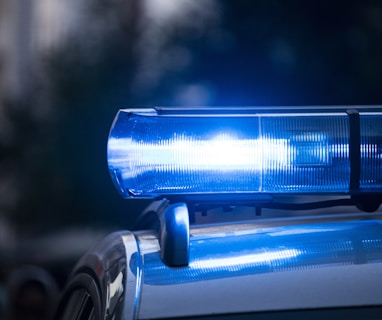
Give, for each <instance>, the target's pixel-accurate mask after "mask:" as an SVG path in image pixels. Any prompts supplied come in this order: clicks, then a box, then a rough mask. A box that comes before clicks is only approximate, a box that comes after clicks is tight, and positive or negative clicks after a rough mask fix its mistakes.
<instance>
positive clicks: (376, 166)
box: [360, 113, 382, 190]
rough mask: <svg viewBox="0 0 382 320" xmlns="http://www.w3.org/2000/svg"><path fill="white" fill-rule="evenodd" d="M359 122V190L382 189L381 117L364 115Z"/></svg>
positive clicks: (378, 115)
mask: <svg viewBox="0 0 382 320" xmlns="http://www.w3.org/2000/svg"><path fill="white" fill-rule="evenodd" d="M360 122H361V146H360V149H361V150H360V151H361V179H360V180H361V181H360V189H361V190H381V189H382V115H380V114H370V113H365V114H362V113H361V115H360Z"/></svg>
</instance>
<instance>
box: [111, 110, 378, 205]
mask: <svg viewBox="0 0 382 320" xmlns="http://www.w3.org/2000/svg"><path fill="white" fill-rule="evenodd" d="M108 165H109V170H110V173H111V176H112V179H113V181H114V183H115V185H116V186H117V188H118V190H119V191H120V193H121V195H122V196H123V197H125V198H131V197H140V198H142V197H143V198H147V197H148V198H157V197H159V198H160V197H171V196H188V197H190V196H191V197H192V196H195V197H197V196H198V195H206V194H207V195H208V194H215V195H220V196H223V197H227V198H230V197H235V196H237V195H248V196H256V195H257V196H259V195H271V194H281V193H282V194H285V193H289V194H306V193H309V194H312V193H313V194H348V195H364V194H372V195H374V196H375V195H376V194H377V195H378V194H382V109H381V108H375V107H373V108H372V107H352V108H350V107H349V108H346V107H336V108H319V107H317V108H289V109H288V108H273V109H270V108H268V109H266V108H262V109H260V108H246V109H240V108H221V109H216V108H205V109H198V108H172V109H171V108H153V109H123V110H120V111H119V112H118V114H117V116H116V118H115V120H114V123H113V126H112V128H111V131H110V136H109V141H108Z"/></svg>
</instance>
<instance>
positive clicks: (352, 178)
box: [56, 106, 382, 320]
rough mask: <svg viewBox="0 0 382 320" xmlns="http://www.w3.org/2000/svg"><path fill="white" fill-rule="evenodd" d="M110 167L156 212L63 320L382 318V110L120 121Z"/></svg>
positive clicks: (232, 111) (104, 247)
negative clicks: (381, 206) (381, 205)
mask: <svg viewBox="0 0 382 320" xmlns="http://www.w3.org/2000/svg"><path fill="white" fill-rule="evenodd" d="M108 165H109V170H110V174H111V177H112V180H113V182H114V184H115V186H116V188H117V189H118V191H119V193H120V194H121V196H122V197H124V198H126V199H134V198H138V199H151V200H152V202H151V203H150V205H149V206H148V207H147V209H146V210H145V211H144V212H142V214H141V216H140V218H139V219H138V222H137V223H138V225H139V228H138V229H139V230H140V231H120V232H117V233H113V234H111V235H110V236H109V237H107V238H106V239H105V240H104V241H103V242H101V243H100V244H99V245H98V246H97V247H96V248H94V249H92V250H91V251H89V252H88V253H87V254H86V255H85V256H84V257H83V258H82V259H81V260H80V261H79V263H78V264H77V266H76V268H75V269H74V271H73V273H72V276H71V280H70V281H69V283H68V285H67V287H66V289H65V290H64V292H63V295H62V299H61V302H60V305H59V307H58V309H57V314H56V318H57V319H196V318H197V319H267V320H270V319H322V318H324V319H345V318H346V319H382V289H381V288H382V221H381V212H378V210H379V206H380V204H381V202H382V108H379V107H361V106H349V107H330V108H329V107H307V108H271V109H270V108H245V109H241V108H221V109H217V108H208V109H202V108H200V109H199V108H153V109H124V110H120V111H119V113H118V114H117V116H116V118H115V121H114V123H113V125H112V128H111V131H110V136H109V141H108ZM130 201H134V200H130ZM227 217H228V218H227Z"/></svg>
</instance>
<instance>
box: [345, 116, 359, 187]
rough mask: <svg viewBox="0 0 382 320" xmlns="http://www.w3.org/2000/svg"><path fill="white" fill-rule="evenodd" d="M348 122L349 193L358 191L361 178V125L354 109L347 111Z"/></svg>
mask: <svg viewBox="0 0 382 320" xmlns="http://www.w3.org/2000/svg"><path fill="white" fill-rule="evenodd" d="M346 113H347V114H348V115H349V120H350V132H349V140H350V141H349V159H350V185H349V190H350V192H351V193H357V192H358V191H359V185H360V178H361V124H360V118H359V113H358V111H357V110H355V109H350V110H347V111H346Z"/></svg>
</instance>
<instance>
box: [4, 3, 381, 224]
mask: <svg viewBox="0 0 382 320" xmlns="http://www.w3.org/2000/svg"><path fill="white" fill-rule="evenodd" d="M82 8H83V10H82V11H81V12H80V13H76V14H77V15H79V16H80V19H78V21H79V22H78V26H77V28H76V29H75V32H73V33H71V35H70V36H69V38H68V40H67V41H66V42H65V45H64V46H59V47H57V48H56V49H55V50H54V51H52V52H51V53H50V54H49V55H48V56H46V57H45V60H44V61H45V63H44V66H45V68H44V69H41V72H40V73H39V74H38V76H36V78H35V79H34V85H33V87H32V88H33V90H30V91H28V92H27V93H26V94H25V96H23V97H22V99H19V100H18V101H13V102H12V103H8V104H7V106H8V108H7V109H6V110H7V111H6V114H7V119H9V121H10V123H11V125H10V130H8V131H7V134H8V136H9V138H7V139H3V140H1V148H2V154H3V157H2V158H1V164H2V166H1V167H2V177H5V176H6V175H7V176H8V178H9V180H7V181H9V182H8V184H3V191H2V192H3V193H2V194H5V195H6V197H8V200H9V201H8V202H7V201H2V211H3V212H8V213H9V214H8V215H9V216H10V217H11V218H12V219H13V221H14V222H15V223H16V224H17V225H19V226H20V228H21V229H26V230H27V229H28V228H30V226H31V224H33V225H34V226H36V228H37V227H38V228H39V229H41V228H42V229H44V228H55V227H59V226H61V225H68V224H90V225H103V226H109V227H130V226H131V225H132V222H133V221H132V220H133V218H129V217H128V213H129V212H131V213H132V215H133V216H134V214H135V213H136V212H139V211H140V210H141V208H142V207H143V206H144V205H145V203H144V202H136V201H135V202H129V201H124V200H122V199H120V198H119V196H118V195H117V193H116V191H115V190H114V187H113V186H112V184H111V181H110V179H109V176H108V172H107V164H106V142H107V135H108V131H109V128H110V125H111V123H112V120H113V117H114V115H115V114H116V112H117V109H119V108H121V107H128V106H134V107H136V106H153V105H169V106H171V105H180V104H181V105H206V106H209V105H223V106H224V105H242V106H245V105H321V104H325V105H334V104H352V105H354V104H379V103H381V101H382V91H381V90H380V88H379V86H380V83H382V60H381V59H380V57H381V56H382V42H381V37H382V25H381V21H382V5H381V4H380V3H379V2H375V1H371V0H369V1H362V2H361V1H355V2H351V3H349V2H346V1H336V2H331V1H320V2H310V3H306V2H305V1H301V0H295V1H288V2H283V1H281V0H269V1H266V2H258V1H240V2H234V1H228V0H223V1H219V2H218V1H215V0H201V1H198V2H195V1H191V0H182V1H170V0H142V1H135V0H128V1H126V0H124V1H122V0H113V1H106V0H97V1H90V0H84V2H83V6H82ZM22 105H24V106H25V107H22ZM36 105H39V106H40V107H41V105H44V106H46V107H45V108H40V107H39V108H35V107H34V106H36ZM37 109H38V110H48V111H47V112H45V113H44V112H40V113H37V112H35V111H36V110H37ZM49 110H50V111H49ZM4 186H5V187H4ZM4 188H6V190H5V191H4ZM0 191H1V190H0Z"/></svg>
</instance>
